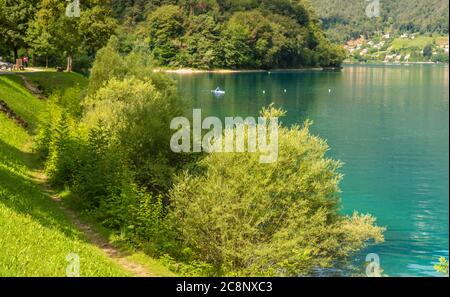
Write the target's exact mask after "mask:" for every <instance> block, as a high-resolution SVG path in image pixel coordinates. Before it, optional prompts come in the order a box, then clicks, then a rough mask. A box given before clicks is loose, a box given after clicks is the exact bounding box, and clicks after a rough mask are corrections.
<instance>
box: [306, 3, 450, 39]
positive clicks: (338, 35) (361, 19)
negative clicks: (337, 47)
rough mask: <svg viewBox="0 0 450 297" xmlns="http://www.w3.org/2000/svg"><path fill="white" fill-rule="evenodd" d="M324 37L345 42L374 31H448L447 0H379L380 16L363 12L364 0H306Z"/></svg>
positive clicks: (446, 32) (368, 34)
mask: <svg viewBox="0 0 450 297" xmlns="http://www.w3.org/2000/svg"><path fill="white" fill-rule="evenodd" d="M310 2H311V4H312V6H313V8H314V10H315V11H316V14H317V15H318V16H319V17H320V18H321V20H322V22H323V26H324V28H325V29H326V31H327V33H328V36H329V37H330V38H331V39H332V40H335V41H345V40H347V39H349V38H357V37H359V36H360V35H362V34H363V35H367V36H370V35H371V34H373V33H374V32H375V31H377V30H384V31H391V32H392V33H406V32H408V33H439V34H448V18H449V14H448V9H449V1H448V0H425V1H424V0H381V1H380V17H379V18H375V19H371V18H368V17H367V15H366V12H365V10H366V7H367V5H368V4H369V2H368V1H364V0H310Z"/></svg>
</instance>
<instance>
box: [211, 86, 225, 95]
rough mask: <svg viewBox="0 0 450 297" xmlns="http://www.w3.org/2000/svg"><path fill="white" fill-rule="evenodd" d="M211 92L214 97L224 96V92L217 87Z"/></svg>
mask: <svg viewBox="0 0 450 297" xmlns="http://www.w3.org/2000/svg"><path fill="white" fill-rule="evenodd" d="M211 92H212V93H214V94H216V95H224V94H225V91H224V90H221V89H220V88H219V87H217V88H216V89H215V90H212V91H211Z"/></svg>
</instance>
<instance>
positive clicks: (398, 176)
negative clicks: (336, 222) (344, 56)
mask: <svg viewBox="0 0 450 297" xmlns="http://www.w3.org/2000/svg"><path fill="white" fill-rule="evenodd" d="M448 72H449V71H448V67H446V66H434V65H411V66H390V67H386V66H347V67H345V68H344V70H343V71H342V72H320V71H304V72H295V73H292V72H284V73H283V72H272V73H271V74H268V73H242V74H193V75H180V76H178V75H174V77H176V79H177V80H179V88H180V92H181V94H182V95H183V97H184V98H185V99H186V100H188V101H189V102H190V103H191V106H192V107H198V108H202V113H203V114H204V116H207V115H214V116H218V117H220V118H223V117H225V116H257V115H258V113H259V110H260V109H261V107H263V106H267V105H269V104H270V103H272V102H274V103H275V105H276V106H281V107H283V108H284V109H285V110H287V111H288V115H287V117H286V118H284V119H283V120H282V122H283V124H284V125H291V124H293V123H299V122H302V121H304V120H305V119H312V120H313V121H314V126H313V129H312V130H313V131H314V132H315V133H317V134H319V135H320V136H321V137H323V138H326V139H327V140H328V143H329V144H330V147H331V150H330V156H332V157H334V158H337V159H340V160H342V161H343V162H344V163H345V165H344V167H343V169H342V172H343V173H344V175H345V178H344V180H343V182H342V184H341V188H342V200H343V206H344V207H343V210H342V211H343V212H344V213H351V212H352V211H353V210H358V211H362V212H368V213H371V214H373V215H375V216H376V217H377V218H378V223H379V224H380V225H383V226H386V227H387V228H388V231H387V232H386V234H385V237H386V242H385V243H384V244H381V245H379V246H375V247H370V248H369V249H368V250H367V251H364V252H363V253H361V254H360V255H355V261H356V264H355V265H356V266H360V267H362V262H361V261H363V260H364V258H365V254H367V253H369V252H370V253H372V252H373V253H377V254H379V255H380V260H381V265H382V268H383V269H384V272H385V273H386V274H388V275H392V276H397V275H404V276H406V275H413V276H427V275H438V274H437V273H436V272H435V271H434V270H433V263H434V262H436V260H437V259H438V257H439V256H448V209H449V207H448V203H449V200H448V189H449V184H448V177H449V176H448V172H449V167H448V163H449V147H448V143H449V139H448V132H449V131H448V130H449V126H448V123H449V121H448V120H449V118H448V103H449V90H448V87H449V85H448V78H449V77H448ZM216 86H221V88H222V89H223V90H225V91H226V94H225V95H224V96H222V97H220V98H216V97H215V96H214V95H213V94H211V91H210V90H212V89H214V88H215V87H216ZM263 91H265V92H263ZM358 261H359V262H358Z"/></svg>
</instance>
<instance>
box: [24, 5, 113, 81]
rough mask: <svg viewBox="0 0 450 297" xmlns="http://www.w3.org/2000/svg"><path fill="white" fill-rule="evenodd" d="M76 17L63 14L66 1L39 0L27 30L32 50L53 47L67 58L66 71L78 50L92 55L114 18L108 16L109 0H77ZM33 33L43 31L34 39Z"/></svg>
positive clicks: (101, 42) (102, 43)
mask: <svg viewBox="0 0 450 297" xmlns="http://www.w3.org/2000/svg"><path fill="white" fill-rule="evenodd" d="M81 4H82V5H81V7H80V10H81V11H80V16H79V17H74V16H70V15H69V16H68V15H66V5H67V3H66V2H63V1H59V0H41V2H40V6H39V10H38V12H37V13H36V16H35V18H34V21H33V23H32V25H31V26H30V30H29V31H28V36H29V39H31V40H30V43H31V44H33V45H34V49H35V50H38V51H39V50H40V49H41V50H42V49H44V50H49V49H50V48H54V49H56V51H59V52H60V53H64V54H65V56H66V58H67V71H68V72H70V71H72V68H73V56H74V55H75V54H76V53H77V52H79V51H80V50H84V51H87V52H89V53H90V54H93V53H94V52H95V51H96V50H98V49H100V48H101V47H102V46H104V45H105V44H106V42H107V41H108V39H109V37H110V36H111V34H112V33H113V31H114V28H115V26H116V21H115V20H114V19H113V18H112V17H110V15H111V10H110V8H109V1H104V0H89V1H83V2H81ZM36 32H38V33H39V32H43V33H45V34H47V35H46V36H47V37H49V38H48V39H44V37H40V38H37V37H36Z"/></svg>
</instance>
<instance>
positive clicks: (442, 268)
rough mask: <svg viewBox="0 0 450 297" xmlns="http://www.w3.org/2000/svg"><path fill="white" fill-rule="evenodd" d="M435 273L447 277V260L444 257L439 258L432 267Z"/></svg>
mask: <svg viewBox="0 0 450 297" xmlns="http://www.w3.org/2000/svg"><path fill="white" fill-rule="evenodd" d="M434 269H436V271H438V272H440V273H442V274H443V275H446V276H448V260H447V259H446V258H444V257H440V258H439V263H438V264H436V265H434Z"/></svg>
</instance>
